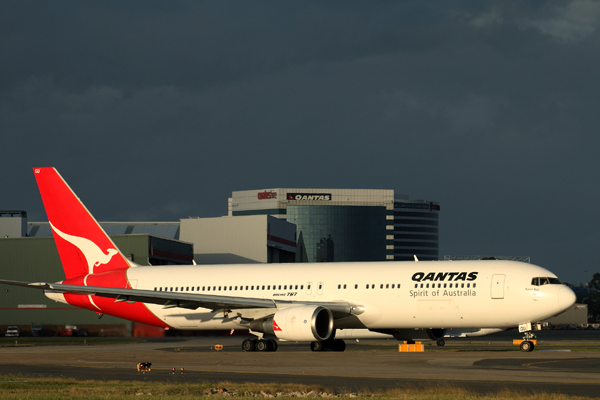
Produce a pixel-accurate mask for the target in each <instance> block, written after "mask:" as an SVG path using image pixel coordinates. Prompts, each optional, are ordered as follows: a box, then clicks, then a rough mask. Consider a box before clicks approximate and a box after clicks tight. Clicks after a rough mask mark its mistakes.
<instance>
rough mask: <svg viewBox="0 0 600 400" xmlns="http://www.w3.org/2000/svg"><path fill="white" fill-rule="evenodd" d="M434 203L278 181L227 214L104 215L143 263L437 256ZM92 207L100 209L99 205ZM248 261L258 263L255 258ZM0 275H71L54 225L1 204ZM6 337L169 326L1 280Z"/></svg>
mask: <svg viewBox="0 0 600 400" xmlns="http://www.w3.org/2000/svg"><path fill="white" fill-rule="evenodd" d="M439 211H440V206H439V204H438V203H437V202H431V201H427V200H413V199H409V198H408V196H406V195H394V191H393V190H371V189H300V188H287V189H286V188H277V189H260V190H246V191H238V192H233V193H232V197H231V198H229V201H228V215H227V216H224V217H216V218H184V219H181V220H180V221H176V222H100V224H101V225H102V227H103V228H104V230H105V231H106V232H107V233H108V234H109V235H110V236H111V238H112V239H113V241H114V242H115V244H116V245H117V246H118V247H119V249H120V250H121V251H122V252H123V254H125V256H127V257H129V258H130V259H131V260H133V261H134V262H136V263H138V264H140V265H177V264H191V263H192V260H193V261H194V262H196V263H197V264H198V265H202V264H232V263H240V264H243V263H247V264H252V263H290V262H299V263H301V262H342V261H385V260H388V261H393V260H398V261H407V260H414V255H416V256H417V257H418V258H419V260H437V259H439V256H438V247H439V240H438V218H439ZM92 213H93V210H92ZM249 268H251V265H249ZM0 276H2V278H3V279H10V280H21V281H36V282H37V281H44V282H56V281H60V280H62V279H64V273H63V271H62V267H61V264H60V259H59V256H58V252H57V250H56V245H55V243H54V240H53V238H52V231H51V229H50V226H49V224H48V222H28V221H27V213H26V212H25V211H0ZM0 293H1V294H0V334H3V333H4V331H5V330H6V327H7V326H9V325H17V326H19V327H20V328H21V331H22V334H25V335H27V334H28V333H29V332H30V329H31V328H30V327H31V326H32V324H36V325H38V326H39V324H42V325H43V327H44V331H45V333H46V334H48V335H52V334H56V332H58V330H59V329H60V328H61V327H64V326H65V325H76V326H78V327H83V328H85V329H86V330H87V331H88V332H89V333H90V334H98V335H105V336H123V335H133V336H148V335H152V336H154V335H162V334H164V331H162V330H161V329H159V328H156V329H154V328H151V327H147V326H144V325H140V324H134V323H131V322H130V321H125V320H122V319H120V318H115V317H111V316H107V315H105V316H103V317H102V318H101V319H99V317H98V315H97V314H95V313H94V312H92V311H89V310H82V309H79V308H76V307H72V306H69V305H66V304H60V303H56V302H54V301H52V300H50V299H48V298H47V297H45V296H44V295H43V293H42V292H41V291H38V290H30V289H26V288H20V287H8V286H3V288H2V292H0Z"/></svg>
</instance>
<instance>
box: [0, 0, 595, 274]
mask: <svg viewBox="0 0 600 400" xmlns="http://www.w3.org/2000/svg"><path fill="white" fill-rule="evenodd" d="M505 3H506V2H501V1H497V2H494V1H492V2H485V3H482V2H479V1H458V2H444V1H440V2H421V1H402V2H398V1H389V2H385V1H382V2H367V1H365V2H321V1H318V2H281V1H273V2H245V1H238V2H193V1H177V2H159V1H155V2H152V1H143V2H142V1H138V2H122V1H114V2H110V1H109V2H104V1H103V2H99V1H97V2H78V1H63V2H45V1H3V2H1V3H0V59H1V60H2V61H1V62H0V134H1V137H2V153H1V154H2V158H1V160H2V161H1V165H2V168H1V172H0V174H1V175H0V176H1V177H2V185H1V191H0V193H1V195H0V209H24V210H27V211H28V212H29V216H30V220H32V221H40V220H45V219H46V217H45V214H44V212H43V207H42V203H41V200H40V197H39V194H38V192H37V187H36V185H35V180H34V177H33V173H32V171H31V168H32V167H36V166H55V167H57V168H58V170H59V172H60V173H61V174H62V175H63V177H64V178H65V179H66V180H67V182H68V183H69V184H70V185H71V187H72V188H73V189H74V190H75V191H76V193H77V194H78V195H79V196H80V198H81V199H82V200H83V201H84V203H85V204H86V205H87V206H88V208H89V209H90V211H91V212H92V213H93V214H94V215H95V216H96V218H97V219H99V220H178V219H179V218H184V217H188V216H203V217H204V216H206V217H209V216H220V215H225V214H226V212H227V197H229V196H230V194H231V192H232V191H234V190H244V189H259V188H270V187H313V188H318V187H325V188H329V187H336V188H376V189H395V190H396V191H397V192H399V193H406V194H409V195H410V196H411V198H427V199H431V200H436V201H439V202H440V204H441V221H440V223H441V225H440V251H441V254H442V255H443V254H498V255H526V256H531V258H532V262H534V263H536V264H539V265H542V266H545V267H547V268H549V269H550V270H552V271H554V272H556V273H557V274H558V275H559V277H561V278H562V279H564V280H568V281H572V282H576V281H585V280H589V279H590V278H591V275H592V274H593V273H594V272H597V271H600V266H599V265H598V262H597V261H596V257H595V253H596V251H595V250H594V249H595V246H596V245H598V243H600V234H599V233H598V229H597V227H596V225H597V224H598V222H599V221H600V212H599V211H598V209H597V207H595V206H593V203H594V201H595V200H596V199H597V198H598V197H599V191H600V190H599V186H598V183H597V181H598V167H599V164H600V162H599V161H598V157H597V153H598V150H599V149H600V135H598V133H600V132H598V128H599V126H600V112H599V110H600V107H599V106H600V96H599V95H598V93H599V92H600V90H599V89H600V87H599V86H600V74H599V72H598V71H600V62H599V61H600V60H599V59H600V51H599V49H600V35H599V33H598V28H599V27H600V2H598V1H591V0H574V1H560V2H558V1H557V2H552V1H529V2H518V1H517V2H509V3H510V4H505Z"/></svg>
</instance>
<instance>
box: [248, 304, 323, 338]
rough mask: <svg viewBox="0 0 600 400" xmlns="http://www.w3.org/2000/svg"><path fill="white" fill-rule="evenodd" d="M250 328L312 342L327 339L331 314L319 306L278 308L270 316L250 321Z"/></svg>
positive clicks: (280, 336)
mask: <svg viewBox="0 0 600 400" xmlns="http://www.w3.org/2000/svg"><path fill="white" fill-rule="evenodd" d="M250 329H252V330H254V331H258V332H263V333H267V334H270V335H275V336H277V338H279V339H282V340H292V341H298V342H313V341H315V340H316V341H319V340H327V339H329V337H330V336H331V333H332V332H333V315H332V314H331V311H330V310H329V309H327V308H325V307H321V306H297V307H288V308H284V309H282V310H279V311H277V312H276V313H275V315H273V316H272V317H269V318H266V319H264V320H257V321H252V322H251V323H250Z"/></svg>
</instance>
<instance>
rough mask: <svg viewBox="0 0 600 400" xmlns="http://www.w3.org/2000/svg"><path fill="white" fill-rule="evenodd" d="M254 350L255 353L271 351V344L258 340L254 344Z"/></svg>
mask: <svg viewBox="0 0 600 400" xmlns="http://www.w3.org/2000/svg"><path fill="white" fill-rule="evenodd" d="M256 350H257V351H269V350H271V343H269V342H268V341H267V340H263V339H260V340H259V341H257V342H256Z"/></svg>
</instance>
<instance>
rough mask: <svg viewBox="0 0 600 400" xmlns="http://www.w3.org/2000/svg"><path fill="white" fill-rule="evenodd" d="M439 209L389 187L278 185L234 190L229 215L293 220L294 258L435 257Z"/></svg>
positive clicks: (298, 260)
mask: <svg viewBox="0 0 600 400" xmlns="http://www.w3.org/2000/svg"><path fill="white" fill-rule="evenodd" d="M439 209H440V207H439V204H437V203H434V202H428V201H425V200H410V199H408V196H403V195H400V196H396V197H395V196H394V191H393V190H379V189H298V188H276V189H261V190H245V191H238V192H233V193H232V197H231V198H230V199H229V205H228V210H229V211H228V215H229V216H233V217H235V216H244V215H261V214H267V215H272V216H275V217H278V218H280V219H285V220H286V221H288V222H290V223H293V224H295V225H296V227H297V232H296V243H297V247H296V262H341V261H385V260H390V261H391V260H405V259H410V260H413V259H414V256H415V255H416V256H417V257H418V258H419V260H437V259H438V214H439ZM409 253H410V258H407V257H408V254H409Z"/></svg>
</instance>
